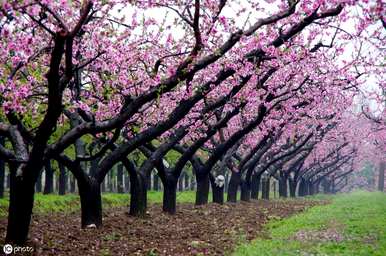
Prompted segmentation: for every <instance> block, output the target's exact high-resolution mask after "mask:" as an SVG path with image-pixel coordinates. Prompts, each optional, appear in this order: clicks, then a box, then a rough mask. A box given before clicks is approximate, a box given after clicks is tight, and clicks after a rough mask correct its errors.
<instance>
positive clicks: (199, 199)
mask: <svg viewBox="0 0 386 256" xmlns="http://www.w3.org/2000/svg"><path fill="white" fill-rule="evenodd" d="M196 181H197V191H196V205H203V204H207V203H208V196H209V175H208V174H206V173H205V174H198V173H196Z"/></svg>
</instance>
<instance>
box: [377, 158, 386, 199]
mask: <svg viewBox="0 0 386 256" xmlns="http://www.w3.org/2000/svg"><path fill="white" fill-rule="evenodd" d="M385 168H386V162H382V163H380V164H379V170H378V172H379V174H378V190H379V191H382V192H383V191H384V190H385Z"/></svg>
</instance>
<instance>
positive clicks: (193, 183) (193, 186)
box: [190, 176, 197, 191]
mask: <svg viewBox="0 0 386 256" xmlns="http://www.w3.org/2000/svg"><path fill="white" fill-rule="evenodd" d="M196 182H197V181H196V180H195V179H194V178H193V176H192V178H191V179H190V190H192V191H193V190H195V189H196Z"/></svg>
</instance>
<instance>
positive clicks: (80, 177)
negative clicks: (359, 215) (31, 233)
mask: <svg viewBox="0 0 386 256" xmlns="http://www.w3.org/2000/svg"><path fill="white" fill-rule="evenodd" d="M356 4H358V5H356ZM354 5H355V6H354ZM357 8H360V10H361V12H362V13H361V15H360V17H357V15H356V14H355V13H354V14H353V12H352V11H353V10H357ZM0 10H1V12H0V13H1V14H2V16H1V23H0V29H1V30H0V33H1V46H2V47H1V48H0V51H1V54H0V59H1V63H4V64H2V65H1V66H0V75H1V77H0V79H1V86H0V91H1V96H0V102H1V107H2V110H1V113H0V136H1V137H2V139H3V140H4V141H3V143H2V144H1V145H0V156H1V161H2V162H5V163H6V164H7V166H8V168H9V171H10V174H11V176H10V195H9V199H10V204H9V216H8V227H7V235H6V241H7V242H10V243H16V244H23V243H24V242H25V241H26V239H27V237H28V230H29V225H30V221H31V214H32V210H33V201H34V193H35V187H36V183H37V181H38V180H39V177H40V175H41V170H42V169H43V168H46V169H49V168H52V167H49V165H50V164H51V163H55V164H57V165H58V167H59V169H60V170H61V171H63V173H65V170H69V171H70V172H71V173H72V175H73V177H74V178H75V179H76V183H77V186H78V192H79V195H80V203H81V215H82V218H81V220H82V221H81V222H82V227H90V226H97V227H99V226H100V225H102V205H101V184H104V182H105V180H106V177H108V176H109V173H111V172H112V171H113V170H115V169H118V170H121V171H122V170H125V172H127V173H128V177H129V186H130V193H131V197H130V209H129V213H130V214H131V215H134V216H143V215H144V214H145V213H146V209H147V190H148V180H149V177H150V175H151V173H152V172H153V170H154V169H155V170H156V172H157V175H158V177H159V180H160V182H161V183H162V188H163V210H164V211H165V212H167V213H171V214H173V213H175V212H176V191H177V185H178V180H179V179H180V177H181V175H182V173H183V172H184V170H186V171H189V172H191V173H192V174H194V177H195V183H196V204H197V205H201V204H206V203H208V197H209V189H210V188H211V190H212V195H213V202H216V203H223V201H224V186H223V185H224V180H225V178H224V177H225V176H228V177H229V184H227V186H228V187H227V188H228V189H227V200H228V201H230V202H236V200H237V196H236V195H237V191H238V190H239V189H240V191H241V199H242V200H243V201H249V200H250V199H251V198H255V199H256V198H257V197H258V191H259V190H260V189H261V191H262V197H263V198H268V194H269V184H270V183H269V182H268V181H269V179H270V178H271V177H274V178H275V179H276V180H278V182H279V192H280V195H282V196H287V191H289V194H290V195H291V196H295V193H296V191H297V193H298V195H300V196H304V195H308V194H312V193H316V192H318V190H319V188H320V186H323V188H324V190H325V191H336V190H339V189H340V188H341V187H342V186H343V185H344V182H345V177H347V175H348V174H349V173H351V172H352V171H354V170H355V165H356V164H357V163H358V162H360V160H361V159H364V158H366V157H367V156H369V155H370V156H372V157H373V158H378V159H384V156H385V155H384V148H383V149H382V147H381V148H380V147H379V142H378V145H374V143H372V142H373V140H374V137H375V138H378V141H379V138H382V136H384V129H383V130H382V129H380V130H379V131H378V130H377V131H376V132H371V137H370V133H369V130H367V129H366V128H367V127H368V126H371V127H379V124H377V123H375V122H370V121H369V120H367V119H366V118H364V117H362V114H361V113H357V112H355V111H351V110H352V109H353V107H352V105H353V97H355V96H356V95H358V93H359V92H360V88H361V86H363V84H365V82H366V79H364V78H366V77H368V76H369V75H370V76H371V75H372V74H378V75H379V74H381V73H382V72H384V69H382V63H381V62H382V61H384V58H382V54H377V51H378V50H379V49H378V48H377V47H375V49H376V50H377V51H375V50H374V53H373V54H370V55H369V54H367V53H364V52H363V51H362V50H361V47H359V48H358V49H357V51H355V52H354V53H352V55H353V56H352V57H347V56H345V46H346V45H347V44H349V43H350V42H355V40H358V39H360V40H366V39H367V37H365V36H363V37H362V35H363V34H364V33H366V32H365V31H366V29H367V28H368V27H370V26H373V25H376V26H382V25H383V23H382V22H379V21H383V20H382V19H383V18H382V16H381V14H382V13H383V10H384V6H383V5H382V3H367V1H363V2H362V1H359V2H358V3H357V2H354V1H335V0H322V1H320V0H318V1H296V0H288V1H275V3H271V4H268V3H266V4H261V3H260V4H259V3H254V2H253V1H245V3H244V2H243V3H239V4H237V5H234V4H232V3H231V2H228V1H226V0H220V1H209V0H195V1H190V0H189V1H188V0H187V1H167V0H158V1H135V2H133V3H130V4H129V3H127V2H126V1H122V2H121V1H101V2H92V1H87V0H85V1H82V2H81V3H80V2H78V1H71V2H66V1H54V2H48V1H32V0H25V1H9V2H5V3H4V4H2V6H1V7H0ZM154 10H155V11H156V12H157V13H164V14H165V17H166V18H164V19H158V20H157V18H156V17H155V16H153V13H154ZM273 10H275V11H273ZM230 13H232V14H230ZM236 17H245V19H244V20H243V23H242V24H239V23H238V22H236ZM347 20H349V22H353V21H355V22H357V26H356V29H355V31H352V32H348V31H346V30H345V29H343V28H341V25H342V23H345V22H346V21H347ZM382 36H384V35H383V34H382V33H380V32H379V31H378V30H374V31H373V32H372V34H371V40H372V41H371V42H372V43H373V44H372V45H375V46H377V44H376V43H375V42H378V41H379V42H381V39H382ZM378 39H379V40H378ZM367 41H370V40H367ZM361 42H362V41H361ZM346 54H347V53H346ZM379 86H382V87H383V86H384V84H382V83H380V84H379ZM363 124H366V125H363ZM372 131H373V130H372ZM358 134H359V135H358ZM381 143H383V142H381ZM373 148H376V149H377V150H373ZM379 148H380V149H379ZM369 150H371V154H370V153H369ZM382 150H383V151H382ZM354 159H357V161H354ZM358 159H359V160H358ZM122 167H124V168H122ZM120 177H122V175H120ZM260 184H261V185H260ZM259 186H260V187H261V188H259Z"/></svg>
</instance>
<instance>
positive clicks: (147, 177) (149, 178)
mask: <svg viewBox="0 0 386 256" xmlns="http://www.w3.org/2000/svg"><path fill="white" fill-rule="evenodd" d="M145 178H146V189H147V190H151V173H149V174H148V175H146V177H145Z"/></svg>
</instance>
